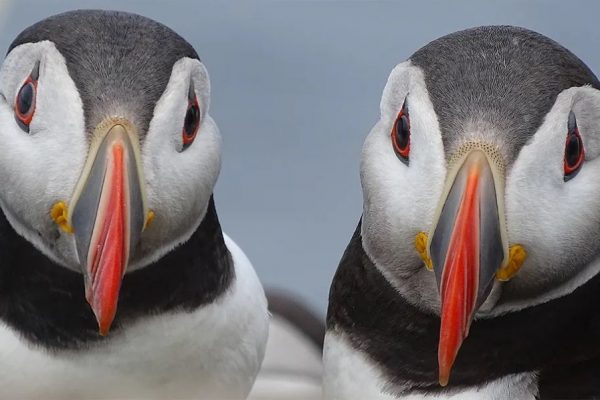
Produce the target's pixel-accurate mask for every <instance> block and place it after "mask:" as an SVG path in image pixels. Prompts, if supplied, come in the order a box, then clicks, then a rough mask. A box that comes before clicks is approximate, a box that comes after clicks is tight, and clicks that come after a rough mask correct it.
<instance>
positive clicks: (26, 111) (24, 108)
mask: <svg viewBox="0 0 600 400" xmlns="http://www.w3.org/2000/svg"><path fill="white" fill-rule="evenodd" d="M37 85H38V83H37V80H36V79H33V77H32V76H31V75H30V76H29V77H28V78H27V80H26V81H25V83H23V86H21V89H19V92H18V93H17V97H16V98H15V119H16V121H17V123H18V124H19V126H20V127H21V128H22V129H23V130H24V131H25V132H29V125H30V124H31V120H32V119H33V115H34V114H35V107H36V98H37Z"/></svg>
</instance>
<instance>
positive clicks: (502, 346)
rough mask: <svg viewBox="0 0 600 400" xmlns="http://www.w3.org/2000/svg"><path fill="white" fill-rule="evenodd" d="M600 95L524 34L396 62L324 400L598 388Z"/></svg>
mask: <svg viewBox="0 0 600 400" xmlns="http://www.w3.org/2000/svg"><path fill="white" fill-rule="evenodd" d="M599 89H600V82H599V81H598V79H597V78H596V76H595V75H594V73H593V72H592V71H591V70H590V68H588V67H587V66H586V65H585V64H584V62H582V61H581V60H580V59H579V58H578V57H576V56H575V55H574V54H573V53H572V52H570V51H569V50H567V49H566V48H564V47H563V46H561V45H560V44H558V43H557V42H555V41H553V40H551V39H549V38H547V37H545V36H543V35H541V34H539V33H536V32H532V31H530V30H527V29H524V28H518V27H512V26H484V27H477V28H472V29H468V30H464V31H460V32H455V33H452V34H449V35H447V36H444V37H441V38H439V39H436V40H434V41H432V42H431V43H429V44H427V45H425V46H424V47H422V48H421V49H419V50H418V51H417V52H415V53H414V54H413V55H412V56H411V57H410V58H409V59H408V60H407V61H405V62H402V63H400V64H398V65H397V66H396V67H395V68H394V69H393V70H392V72H391V74H390V76H389V78H388V80H387V83H386V85H385V88H384V90H383V95H382V98H381V103H380V117H379V120H378V121H377V122H376V123H375V125H374V127H373V128H372V130H371V131H370V133H369V134H368V136H367V138H366V140H365V142H364V146H363V149H362V155H361V166H360V178H361V184H362V191H363V212H362V217H361V219H360V222H359V223H358V226H357V228H356V231H355V232H354V235H353V236H352V238H351V240H350V243H349V245H348V246H347V248H346V250H345V253H344V255H343V257H342V259H341V262H340V264H339V266H338V269H337V272H336V274H335V277H334V279H333V282H332V285H331V289H330V296H329V307H328V314H327V333H326V338H325V345H324V382H323V385H324V397H325V398H326V399H387V400H390V399H554V398H561V399H565V398H573V399H575V398H576V399H581V398H596V397H597V396H600V380H598V376H599V375H600V311H598V307H597V304H599V302H600V274H599V271H600V240H599V238H600V211H599V210H600V181H599V180H598V176H599V175H600V161H599V160H598V159H597V157H598V155H599V154H600V91H599Z"/></svg>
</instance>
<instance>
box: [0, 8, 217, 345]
mask: <svg viewBox="0 0 600 400" xmlns="http://www.w3.org/2000/svg"><path fill="white" fill-rule="evenodd" d="M209 101H210V83H209V78H208V73H207V71H206V68H205V67H204V65H203V64H202V62H201V61H200V60H199V58H198V55H197V54H196V52H195V51H194V49H193V48H192V46H191V45H190V44H189V43H187V42H186V41H185V40H184V39H182V38H181V37H180V36H178V35H177V34H176V33H175V32H173V31H172V30H170V29H169V28H167V27H165V26H163V25H161V24H159V23H157V22H155V21H152V20H150V19H147V18H144V17H141V16H138V15H133V14H127V13H121V12H110V11H74V12H68V13H65V14H61V15H57V16H53V17H50V18H48V19H45V20H43V21H41V22H38V23H36V24H35V25H33V26H31V27H29V28H27V29H26V30H25V31H23V32H22V33H21V34H20V35H19V36H18V37H17V38H16V39H15V40H14V42H13V43H12V45H11V46H10V49H9V51H8V54H7V56H6V59H5V60H4V63H3V64H2V67H1V69H0V140H1V141H2V143H4V145H2V146H0V185H1V187H2V190H1V191H0V207H1V208H2V211H3V212H4V214H5V215H6V218H7V220H8V221H9V222H10V224H11V226H12V227H13V229H14V230H15V231H16V232H17V233H18V234H20V235H21V236H22V237H24V238H25V239H26V240H28V241H29V242H31V243H32V244H33V245H34V246H35V247H36V248H37V249H38V250H39V251H41V252H43V253H44V254H45V255H46V256H47V257H49V258H50V259H52V260H53V261H55V262H56V263H57V264H59V265H60V266H61V267H64V268H69V269H71V270H73V271H77V272H80V273H81V274H82V290H83V287H84V286H85V293H86V298H87V300H88V302H89V304H90V306H91V309H92V310H93V312H94V314H95V315H96V319H97V321H98V325H99V330H100V333H101V334H102V335H106V334H107V333H108V331H109V328H110V326H111V323H112V321H113V318H114V316H115V312H116V309H117V303H118V297H119V290H120V286H121V280H122V278H123V276H124V274H126V273H128V272H131V271H133V270H136V269H140V268H144V267H145V266H147V265H149V264H151V263H152V262H154V261H156V260H157V259H159V258H160V257H162V256H163V255H164V254H166V253H167V252H169V251H170V250H172V249H173V248H174V247H175V246H177V245H178V244H180V243H182V242H184V241H185V240H187V239H188V238H189V237H190V235H191V234H192V233H193V232H194V230H195V229H196V227H197V226H198V225H199V223H200V221H201V220H202V219H203V217H204V215H205V213H206V210H207V207H208V205H209V201H210V198H211V195H212V191H213V187H214V185H215V182H216V180H217V176H218V174H219V170H220V144H221V139H220V134H219V130H218V128H217V126H216V124H215V122H214V121H213V120H212V118H211V117H210V116H209V114H208V109H209Z"/></svg>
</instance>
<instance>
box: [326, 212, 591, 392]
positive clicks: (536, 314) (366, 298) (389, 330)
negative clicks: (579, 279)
mask: <svg viewBox="0 0 600 400" xmlns="http://www.w3.org/2000/svg"><path fill="white" fill-rule="evenodd" d="M360 225H361V224H360V223H359V224H358V228H357V230H356V231H355V233H354V236H353V237H352V239H351V241H350V244H349V245H348V247H347V249H346V251H345V253H344V256H343V257H342V260H341V262H340V265H339V267H338V270H337V272H336V275H335V277H334V280H333V284H332V286H331V291H330V294H329V310H328V314H327V329H328V331H329V332H333V333H336V334H341V335H343V337H344V338H346V339H347V340H348V341H349V343H350V344H351V346H352V347H353V348H354V349H355V351H364V352H365V353H366V356H367V357H368V358H370V360H371V361H372V362H373V363H374V364H375V365H377V366H378V367H379V369H380V370H381V371H382V372H383V373H384V374H385V375H386V376H387V379H388V381H389V382H390V384H391V385H392V386H391V387H390V389H392V390H393V387H394V386H393V385H397V387H398V388H402V389H403V390H409V391H412V392H426V393H436V392H446V393H449V392H452V391H453V390H460V389H463V388H466V387H471V386H477V385H481V384H485V383H486V382H489V381H491V380H494V379H497V378H500V377H502V376H506V375H509V374H514V373H519V372H530V371H540V372H539V376H540V382H541V383H542V384H543V383H544V382H547V380H545V379H544V377H545V375H546V374H548V375H549V376H550V375H552V374H555V373H556V372H555V371H557V370H561V371H564V370H565V369H568V368H567V367H569V366H576V365H578V364H579V363H581V362H587V363H593V364H595V365H600V314H599V313H598V312H597V310H596V304H599V303H600V276H596V277H594V278H592V279H591V280H590V281H589V282H588V283H586V284H585V285H583V286H581V287H579V288H578V289H576V290H575V291H574V292H573V293H571V294H570V295H568V296H565V297H562V298H558V299H555V300H552V301H550V302H547V303H544V304H540V305H537V306H533V307H530V308H526V309H524V310H521V311H519V312H514V313H510V314H506V315H503V316H499V317H496V318H493V319H480V320H474V321H473V323H472V325H471V329H470V333H469V336H468V337H467V339H466V340H465V342H464V343H463V346H462V348H461V350H460V352H459V354H458V357H457V359H456V362H455V364H454V366H453V369H452V376H451V379H450V385H449V386H448V387H447V388H441V387H440V386H439V384H438V365H437V349H438V339H439V338H438V333H439V330H440V319H439V317H438V316H436V315H434V314H432V313H429V312H426V311H423V310H420V309H419V308H417V307H415V306H413V305H411V304H410V303H409V302H407V301H406V300H405V299H404V298H402V296H400V294H398V292H397V291H396V290H395V289H394V288H393V287H392V286H391V285H390V283H389V282H388V281H387V280H386V279H385V277H384V276H383V275H382V274H381V272H380V271H379V270H378V269H377V267H376V266H375V265H374V263H373V262H372V261H371V260H370V259H369V257H368V256H367V254H366V252H365V250H364V248H363V245H362V237H361V233H360ZM567 378H568V377H565V379H567ZM555 383H556V382H553V384H555ZM596 385H597V387H596V388H595V389H596V390H597V391H598V393H599V394H600V383H598V384H596ZM540 390H541V391H543V390H545V389H544V387H542V386H541V385H540ZM573 390H576V388H573Z"/></svg>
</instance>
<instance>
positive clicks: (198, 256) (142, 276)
mask: <svg viewBox="0 0 600 400" xmlns="http://www.w3.org/2000/svg"><path fill="white" fill-rule="evenodd" d="M0 260H2V262H1V263H0V319H1V320H2V321H3V322H5V323H6V324H7V325H9V326H10V327H11V328H13V329H15V330H16V331H18V332H19V333H20V334H21V335H22V336H23V337H24V338H25V339H27V340H29V341H30V342H32V343H34V344H36V345H41V346H43V347H46V348H49V349H53V350H61V349H74V348H80V347H84V346H86V345H89V344H92V343H94V342H99V341H103V340H110V338H111V337H113V335H118V334H119V331H120V330H121V329H123V327H124V326H126V324H127V323H129V322H131V321H133V320H135V319H137V318H139V317H143V316H145V315H150V314H157V313H161V312H167V311H171V310H177V309H179V310H183V311H193V310H195V309H197V308H198V307H201V306H203V305H205V304H209V303H211V302H213V301H214V300H215V299H216V298H218V297H219V296H220V295H222V294H223V293H225V292H226V291H227V289H228V288H229V287H230V286H231V284H232V282H233V280H234V278H235V276H234V266H233V260H232V258H231V254H230V253H229V250H228V249H227V247H226V245H225V241H224V238H223V233H222V231H221V226H220V224H219V220H218V217H217V213H216V209H215V205H214V201H213V198H212V196H211V199H210V202H209V205H208V208H207V211H206V215H205V217H204V219H203V220H202V222H201V223H200V225H199V226H198V228H197V229H196V231H195V232H194V233H193V234H192V236H191V237H190V238H189V239H188V240H187V242H185V243H183V244H181V245H179V246H178V247H176V248H175V249H174V250H172V251H171V252H169V253H168V254H167V255H165V256H164V257H162V258H161V259H160V260H158V261H156V262H155V263H153V264H151V265H148V266H147V267H144V268H142V269H139V270H136V271H133V272H131V273H128V274H126V275H125V277H124V278H123V283H122V287H121V293H120V297H119V306H118V310H117V315H116V317H115V320H114V323H113V327H112V329H111V333H110V334H109V335H108V336H107V337H106V338H103V337H102V336H100V335H99V334H98V326H97V323H96V320H95V318H94V314H93V312H92V310H91V309H90V306H89V305H88V303H87V301H86V299H85V292H84V285H83V277H82V275H81V274H80V273H77V272H74V271H71V270H69V269H67V268H64V267H62V266H60V265H58V264H56V263H54V262H53V261H52V260H50V259H49V258H48V257H46V256H45V255H44V254H42V253H41V252H40V251H39V250H37V249H36V248H35V247H34V246H33V245H32V244H31V243H29V242H28V241H27V240H25V239H24V238H22V237H21V236H19V235H18V234H17V233H16V232H15V231H14V230H13V228H12V227H11V226H10V224H9V222H8V221H7V219H6V216H5V215H4V212H0Z"/></svg>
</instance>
